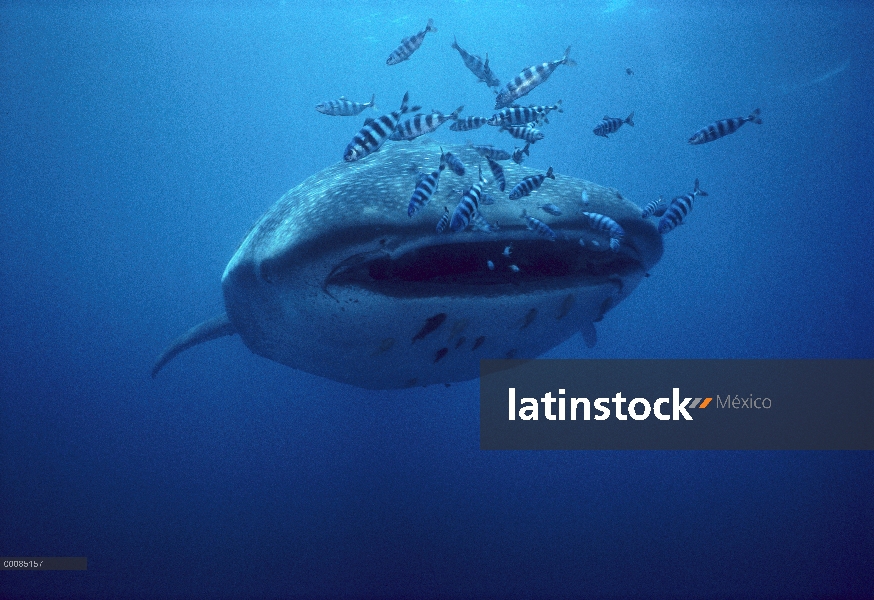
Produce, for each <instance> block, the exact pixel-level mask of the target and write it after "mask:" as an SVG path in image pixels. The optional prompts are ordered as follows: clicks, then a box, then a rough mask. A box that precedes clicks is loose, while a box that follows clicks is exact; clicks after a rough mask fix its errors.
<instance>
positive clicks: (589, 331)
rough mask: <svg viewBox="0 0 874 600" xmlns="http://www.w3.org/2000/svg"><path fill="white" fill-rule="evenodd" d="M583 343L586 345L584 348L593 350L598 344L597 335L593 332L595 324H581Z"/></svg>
mask: <svg viewBox="0 0 874 600" xmlns="http://www.w3.org/2000/svg"><path fill="white" fill-rule="evenodd" d="M582 334H583V341H584V342H585V343H586V348H594V347H595V344H597V343H598V334H597V332H596V331H595V324H594V323H590V322H586V323H583V330H582Z"/></svg>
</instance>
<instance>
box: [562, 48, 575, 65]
mask: <svg viewBox="0 0 874 600" xmlns="http://www.w3.org/2000/svg"><path fill="white" fill-rule="evenodd" d="M570 53H571V47H570V46H568V47H567V50H565V51H564V56H562V57H561V62H562V64H565V65H567V66H569V67H575V66H577V63H576V62H574V61H573V60H571V57H570Z"/></svg>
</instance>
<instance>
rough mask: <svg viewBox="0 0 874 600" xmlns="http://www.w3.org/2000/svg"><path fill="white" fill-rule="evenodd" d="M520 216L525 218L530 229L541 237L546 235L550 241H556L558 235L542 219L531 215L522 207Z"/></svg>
mask: <svg viewBox="0 0 874 600" xmlns="http://www.w3.org/2000/svg"><path fill="white" fill-rule="evenodd" d="M519 218H520V219H525V223H526V225H528V229H530V230H531V231H533V232H534V233H536V234H537V235H539V236H541V237H545V238H546V239H548V240H549V241H550V242H554V241H555V238H557V237H558V235H557V234H556V233H555V232H554V231H553V230H552V228H551V227H550V226H549V225H547V224H546V223H544V222H543V221H541V220H540V219H535V218H534V217H532V216H530V215H529V214H528V211H526V210H525V209H524V208H523V209H522V214H521V215H519Z"/></svg>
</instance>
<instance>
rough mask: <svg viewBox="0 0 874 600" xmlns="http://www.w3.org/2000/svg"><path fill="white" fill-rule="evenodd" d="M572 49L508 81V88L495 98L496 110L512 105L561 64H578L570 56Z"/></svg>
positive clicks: (529, 68) (570, 65)
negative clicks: (557, 58) (558, 57)
mask: <svg viewBox="0 0 874 600" xmlns="http://www.w3.org/2000/svg"><path fill="white" fill-rule="evenodd" d="M570 51H571V49H570V46H568V49H567V50H565V51H564V56H563V57H561V59H559V60H554V61H552V62H545V63H541V64H539V65H535V66H533V67H528V68H527V69H525V70H523V71H522V72H521V73H519V74H518V75H516V77H515V78H514V79H512V80H511V81H510V82H509V83H507V89H505V90H502V91H501V93H500V94H498V97H497V98H496V99H495V110H498V109H501V108H504V107H507V106H510V105H511V104H512V103H513V102H515V101H516V100H517V99H519V98H521V97H522V96H524V95H526V94H528V93H529V92H530V91H531V90H533V89H534V88H536V87H537V86H538V85H540V84H541V83H543V82H544V81H546V80H547V79H549V76H550V75H552V72H553V71H555V70H556V69H557V68H558V66H559V65H567V66H569V67H572V66H574V65H575V64H577V63H575V62H574V61H572V60H571V59H570V58H568V55H569V54H570Z"/></svg>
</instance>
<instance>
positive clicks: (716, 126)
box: [689, 108, 762, 144]
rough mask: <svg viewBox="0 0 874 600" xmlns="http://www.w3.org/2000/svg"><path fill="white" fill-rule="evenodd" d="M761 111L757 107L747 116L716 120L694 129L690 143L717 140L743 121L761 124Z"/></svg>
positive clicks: (735, 128)
mask: <svg viewBox="0 0 874 600" xmlns="http://www.w3.org/2000/svg"><path fill="white" fill-rule="evenodd" d="M761 112H762V111H761V110H759V109H758V108H757V109H756V110H754V111H753V112H751V113H750V116H748V117H735V118H734V119H723V120H721V121H716V122H715V123H711V124H710V125H708V126H707V127H705V128H704V129H699V130H698V131H696V132H695V133H694V134H693V135H692V137H690V138H689V143H690V144H706V143H707V142H712V141H713V140H718V139H719V138H721V137H723V136H726V135H728V134H729V133H734V132H735V131H737V130H738V129H740V126H741V125H743V124H744V123H749V122H752V123H755V124H756V125H761V124H762V119H761V118H760V117H759V114H760V113H761Z"/></svg>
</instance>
